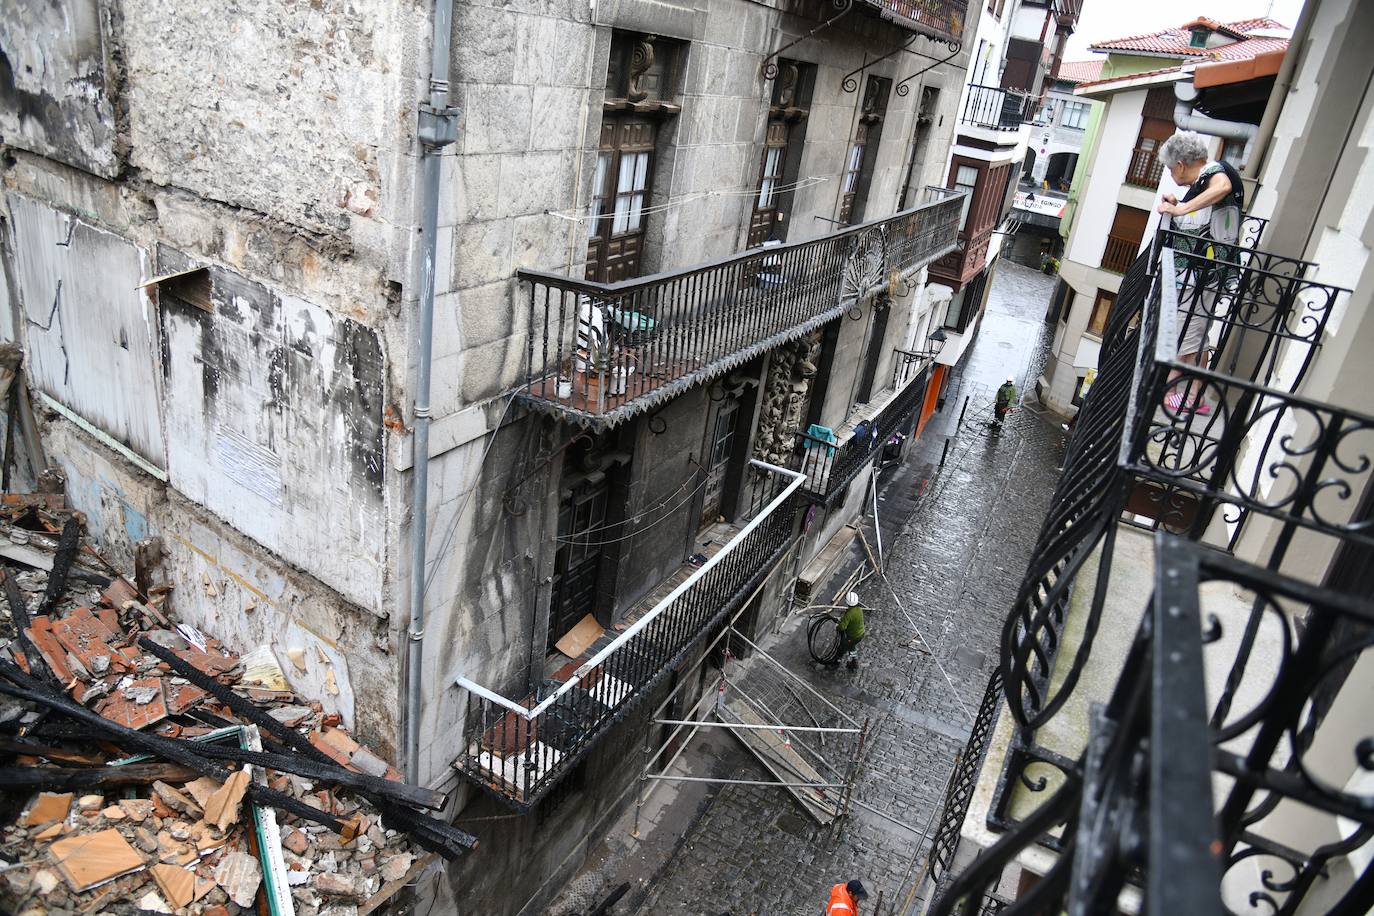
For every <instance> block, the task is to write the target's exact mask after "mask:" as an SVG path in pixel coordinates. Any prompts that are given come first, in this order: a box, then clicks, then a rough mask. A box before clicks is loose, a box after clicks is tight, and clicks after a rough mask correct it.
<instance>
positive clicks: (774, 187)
mask: <svg viewBox="0 0 1374 916" xmlns="http://www.w3.org/2000/svg"><path fill="white" fill-rule="evenodd" d="M787 134H788V125H787V122H786V121H781V120H775V121H769V122H768V133H767V135H766V137H765V138H764V144H763V157H762V159H761V160H760V161H759V195H758V197H755V198H754V212H753V215H752V216H751V217H750V219H749V240H748V247H750V248H757V247H758V246H760V245H762V244H763V243H764V242H766V241H768V238H769V236H771V235H772V234H773V230H774V228H775V227H776V226H777V221H778V198H779V197H780V196H781V194H780V192H779V190H778V188H779V187H780V186H781V185H782V176H783V167H784V165H785V163H786V160H787Z"/></svg>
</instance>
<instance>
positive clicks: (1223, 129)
mask: <svg viewBox="0 0 1374 916" xmlns="http://www.w3.org/2000/svg"><path fill="white" fill-rule="evenodd" d="M1198 95H1199V93H1198V91H1197V88H1196V87H1195V86H1193V79H1192V77H1189V78H1188V79H1186V80H1180V81H1179V82H1177V83H1174V98H1175V99H1176V101H1175V102H1174V124H1175V126H1177V127H1178V129H1179V130H1195V131H1197V132H1198V133H1200V134H1208V135H1209V136H1213V137H1221V138H1223V139H1226V140H1244V141H1245V152H1243V153H1242V154H1241V159H1242V160H1243V161H1245V162H1249V161H1250V153H1251V151H1252V150H1254V147H1255V135H1256V134H1258V133H1259V126H1258V125H1256V124H1247V123H1245V122H1244V121H1223V120H1221V119H1220V118H1213V117H1211V116H1209V115H1205V114H1202V113H1201V112H1196V111H1193V103H1194V102H1196V101H1197V97H1198Z"/></svg>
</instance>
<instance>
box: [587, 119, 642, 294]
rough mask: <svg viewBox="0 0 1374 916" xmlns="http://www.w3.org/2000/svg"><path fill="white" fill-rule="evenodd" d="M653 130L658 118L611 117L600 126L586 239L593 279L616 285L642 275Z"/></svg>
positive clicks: (588, 270)
mask: <svg viewBox="0 0 1374 916" xmlns="http://www.w3.org/2000/svg"><path fill="white" fill-rule="evenodd" d="M655 133H656V125H655V122H653V121H648V120H645V119H643V118H622V117H612V118H607V119H606V120H605V121H603V122H602V124H601V150H600V152H599V153H598V154H597V157H596V172H595V174H594V175H593V177H592V206H591V215H592V217H593V218H592V221H591V226H590V229H589V230H588V239H587V277H588V278H589V279H593V280H600V281H602V282H605V283H614V282H616V281H618V280H624V279H625V278H626V277H633V276H635V275H637V274H638V273H639V262H640V256H641V254H642V251H643V239H644V222H645V214H644V210H645V208H646V207H647V206H648V204H649V197H650V194H651V190H652V189H651V184H652V181H653V150H654V140H655Z"/></svg>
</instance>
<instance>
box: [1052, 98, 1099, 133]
mask: <svg viewBox="0 0 1374 916" xmlns="http://www.w3.org/2000/svg"><path fill="white" fill-rule="evenodd" d="M1070 115H1075V116H1079V115H1081V118H1077V120H1079V123H1077V124H1070V123H1069V116H1070ZM1091 117H1092V105H1091V104H1090V103H1088V102H1070V101H1065V102H1064V107H1063V113H1062V114H1061V115H1060V118H1059V126H1060V127H1066V128H1068V129H1069V130H1087V129H1088V120H1089V119H1090V118H1091Z"/></svg>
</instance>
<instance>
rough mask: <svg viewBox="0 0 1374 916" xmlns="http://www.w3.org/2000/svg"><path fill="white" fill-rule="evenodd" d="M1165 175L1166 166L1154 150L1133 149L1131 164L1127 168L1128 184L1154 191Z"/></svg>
mask: <svg viewBox="0 0 1374 916" xmlns="http://www.w3.org/2000/svg"><path fill="white" fill-rule="evenodd" d="M1163 177H1164V166H1163V165H1161V164H1160V161H1159V160H1158V159H1157V158H1156V157H1155V153H1154V150H1152V149H1149V150H1147V149H1141V148H1140V147H1136V148H1135V149H1134V150H1132V151H1131V164H1130V166H1128V167H1127V169H1126V184H1129V185H1134V186H1135V187H1137V188H1145V189H1147V190H1149V191H1153V190H1154V189H1155V188H1157V187H1159V180H1160V179H1161V178H1163Z"/></svg>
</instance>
